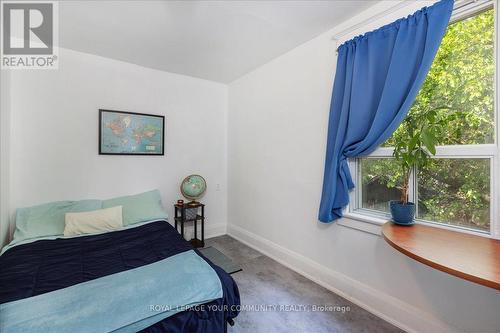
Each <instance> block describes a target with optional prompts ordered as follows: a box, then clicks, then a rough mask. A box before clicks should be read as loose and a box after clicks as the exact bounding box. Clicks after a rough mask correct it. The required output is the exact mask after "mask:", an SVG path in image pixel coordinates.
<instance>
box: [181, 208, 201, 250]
mask: <svg viewBox="0 0 500 333" xmlns="http://www.w3.org/2000/svg"><path fill="white" fill-rule="evenodd" d="M174 208H175V219H174V220H175V230H177V223H180V225H181V236H182V238H184V224H185V223H188V222H193V223H194V237H193V238H192V239H191V240H190V241H189V242H190V243H191V245H193V247H204V246H205V205H204V204H202V203H200V202H190V203H185V204H183V205H179V204H175V205H174ZM198 221H200V222H201V237H200V238H198ZM177 231H178V230H177Z"/></svg>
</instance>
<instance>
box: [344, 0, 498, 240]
mask: <svg viewBox="0 0 500 333" xmlns="http://www.w3.org/2000/svg"><path fill="white" fill-rule="evenodd" d="M490 6H491V4H490ZM457 15H458V16H461V17H457ZM495 60H496V59H495V10H494V9H493V8H491V7H486V8H485V7H484V3H483V7H482V8H478V7H476V8H472V9H470V8H469V9H468V10H463V9H462V10H461V13H460V14H458V13H457V12H454V15H453V16H452V22H451V23H450V25H449V27H448V30H447V32H446V34H445V36H444V38H443V41H442V43H441V46H440V48H439V50H438V53H437V55H436V58H435V60H434V62H433V64H432V67H431V69H430V71H429V74H428V76H427V77H426V79H425V81H424V83H423V85H422V88H421V90H420V92H419V94H418V96H417V98H416V100H415V102H414V104H413V106H412V108H411V109H410V114H411V115H416V116H418V115H419V114H424V113H426V112H428V111H431V110H435V111H436V117H437V119H438V121H439V123H440V124H441V125H442V128H443V130H442V131H439V138H438V141H439V146H438V147H437V151H436V155H435V156H434V157H433V158H432V160H431V161H430V163H429V164H428V165H427V166H426V167H425V168H423V169H422V170H413V171H412V174H411V177H410V184H409V185H410V195H409V196H410V197H409V200H410V201H412V202H415V203H416V218H417V219H418V220H420V221H422V222H429V223H439V224H442V225H443V224H444V225H447V226H449V227H454V228H462V229H468V230H470V231H473V232H479V233H491V234H492V235H493V236H494V237H497V238H498V237H500V232H499V230H498V229H499V228H496V227H495V226H496V224H499V225H500V222H497V221H498V219H499V218H498V215H499V212H500V210H498V209H497V207H496V206H498V205H499V204H500V203H499V202H498V201H497V199H496V197H497V196H498V195H499V193H498V192H495V190H496V187H497V185H496V183H495V182H496V181H497V179H496V178H500V170H499V164H500V162H499V161H498V158H499V156H498V140H497V138H496V135H497V129H496V127H497V126H496V122H497V117H496V112H495V110H496V108H495V94H496V88H495V85H496V82H495V71H496V66H495ZM403 126H404V125H403V124H402V126H401V127H400V128H398V130H396V132H395V133H394V134H393V136H392V137H391V138H390V139H389V140H387V142H386V143H384V144H383V145H382V147H380V148H379V149H377V150H376V151H375V152H374V153H372V154H371V155H370V156H368V157H367V158H363V159H356V160H352V161H351V162H350V166H351V169H352V170H351V172H352V174H353V175H355V177H356V179H357V182H356V184H357V185H358V186H357V187H356V190H355V191H354V192H353V193H352V194H351V204H350V207H349V209H350V211H351V212H356V213H360V214H365V215H370V216H379V217H385V216H387V215H388V214H389V208H388V202H389V201H390V200H399V199H400V191H399V189H398V187H400V185H401V183H402V174H401V170H400V168H399V166H398V164H397V163H396V161H395V160H394V159H393V158H392V152H393V149H392V148H391V147H392V146H393V145H394V143H395V142H398V141H397V140H398V135H401V134H402V131H403V130H404V128H403Z"/></svg>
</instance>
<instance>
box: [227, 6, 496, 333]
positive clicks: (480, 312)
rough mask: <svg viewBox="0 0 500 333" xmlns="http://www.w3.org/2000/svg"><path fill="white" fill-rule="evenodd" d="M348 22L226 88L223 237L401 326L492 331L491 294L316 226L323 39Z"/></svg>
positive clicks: (330, 48) (331, 45)
mask: <svg viewBox="0 0 500 333" xmlns="http://www.w3.org/2000/svg"><path fill="white" fill-rule="evenodd" d="M420 4H421V3H420ZM405 10H409V9H405ZM407 13H409V12H406V13H404V12H402V11H399V12H395V13H393V14H391V15H389V16H387V17H386V18H385V19H384V20H391V19H392V17H401V16H404V15H405V14H407ZM372 14H373V13H371V14H370V15H372ZM382 21H383V20H379V22H372V23H370V25H371V26H376V25H377V24H379V25H381V24H382V23H385V22H382ZM352 23H353V22H351V24H352ZM348 24H349V23H346V24H345V25H344V26H343V27H338V28H337V29H334V30H332V31H331V32H329V33H326V34H323V35H321V36H319V37H317V38H315V39H314V40H311V41H309V42H307V43H305V44H303V45H301V46H299V47H297V48H296V49H294V50H292V51H290V52H289V53H287V54H285V55H283V56H281V57H279V58H277V59H275V60H274V61H271V62H270V63H268V64H266V65H264V66H262V67H260V68H259V69H257V70H255V71H253V72H252V73H250V74H247V75H246V76H244V77H242V78H240V79H238V80H236V81H234V82H233V83H231V84H230V87H229V112H228V115H229V120H228V142H229V146H228V149H229V150H228V172H229V202H228V207H229V213H228V222H229V225H228V233H229V234H231V235H233V236H234V237H236V238H238V239H240V240H242V241H244V242H246V243H247V244H249V245H251V246H254V247H256V248H258V249H260V250H262V251H264V252H265V253H266V254H268V255H271V256H272V257H274V258H276V259H277V260H279V261H280V262H282V263H284V264H286V265H288V266H289V267H292V268H294V269H296V270H297V271H299V272H301V273H302V274H304V275H306V276H308V277H310V278H312V279H314V280H315V281H317V282H318V283H321V284H322V285H324V286H326V287H328V288H330V289H332V290H335V291H337V292H339V293H341V294H342V295H344V296H346V297H348V298H350V299H352V300H354V301H356V302H357V303H358V304H362V305H363V306H364V307H366V308H368V309H370V310H371V311H373V312H375V313H377V314H379V315H381V316H383V317H384V318H386V319H387V320H389V321H391V322H393V323H395V324H397V325H398V326H400V327H402V328H404V329H407V330H410V331H415V332H474V333H479V332H498V331H500V319H499V316H498V314H499V311H500V310H499V309H500V293H499V292H498V291H495V290H494V289H490V288H487V287H483V286H480V285H476V284H473V283H470V282H467V281H465V280H461V279H458V278H455V277H453V276H450V275H447V274H445V273H442V272H439V271H437V270H434V269H431V268H429V267H427V266H425V265H423V264H420V263H417V262H415V261H413V260H412V259H409V258H407V257H406V256H404V255H403V254H401V253H399V252H397V251H395V250H394V249H392V248H391V247H389V246H388V245H387V244H386V243H385V241H384V240H383V239H382V238H381V237H380V236H379V235H375V234H372V233H366V232H362V231H359V230H356V229H352V228H347V227H345V226H341V225H339V224H331V225H324V224H321V223H319V222H318V220H317V214H318V208H319V201H320V195H321V187H322V178H323V168H324V158H325V156H324V154H325V146H326V137H327V123H328V112H329V105H330V96H331V91H332V83H333V77H334V72H335V48H336V44H335V42H334V41H333V40H332V36H333V35H334V34H335V33H336V32H338V31H342V29H343V28H345V27H346V26H348ZM366 30H369V28H368V26H367V25H365V26H364V27H360V28H359V29H358V30H357V31H353V32H351V34H355V33H361V32H363V31H366ZM344 39H345V36H344ZM360 121H362V120H361V119H360ZM352 222H353V223H354V222H355V221H352ZM343 223H346V224H349V221H345V219H344V221H343ZM464 246H466V244H464ZM443 251H446V247H445V244H443Z"/></svg>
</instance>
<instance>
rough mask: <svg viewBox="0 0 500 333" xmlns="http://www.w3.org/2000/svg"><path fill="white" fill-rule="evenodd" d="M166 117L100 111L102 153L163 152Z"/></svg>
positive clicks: (162, 153)
mask: <svg viewBox="0 0 500 333" xmlns="http://www.w3.org/2000/svg"><path fill="white" fill-rule="evenodd" d="M164 143H165V117H164V116H158V115H152V114H145V113H135V112H124V111H113V110H103V109H100V110H99V154H100V155H164Z"/></svg>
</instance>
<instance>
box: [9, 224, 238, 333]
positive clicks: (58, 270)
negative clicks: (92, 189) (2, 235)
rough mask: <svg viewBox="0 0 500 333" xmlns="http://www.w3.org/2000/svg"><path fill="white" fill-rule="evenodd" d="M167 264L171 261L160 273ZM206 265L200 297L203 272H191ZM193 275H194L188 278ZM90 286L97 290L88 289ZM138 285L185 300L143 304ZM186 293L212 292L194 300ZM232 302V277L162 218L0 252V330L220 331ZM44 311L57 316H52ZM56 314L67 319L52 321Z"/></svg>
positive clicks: (229, 318) (234, 306) (233, 312)
mask: <svg viewBox="0 0 500 333" xmlns="http://www.w3.org/2000/svg"><path fill="white" fill-rule="evenodd" d="M186 258H189V260H191V261H189V260H188V259H186ZM198 259H199V260H200V261H202V263H198V262H197V261H196V260H198ZM193 260H194V261H193ZM192 262H194V263H195V264H193V263H192ZM203 264H205V266H207V267H209V268H208V269H207V267H203ZM168 265H170V266H172V267H174V268H173V269H172V268H170V271H168V272H169V273H165V272H166V271H165V267H167V266H168ZM182 265H184V266H185V267H184V268H182V267H181V266H182ZM154 267H157V268H154ZM178 267H180V268H179V269H177V268H178ZM197 267H200V272H201V273H199V272H198V271H196V269H197ZM146 269H159V270H158V271H157V272H159V273H155V272H156V271H149V273H148V274H149V275H144V274H145V273H144V272H145V270H146ZM161 269H163V271H161ZM203 269H204V271H203ZM210 272H215V274H214V276H216V277H217V278H218V283H219V282H220V283H219V284H220V290H219V291H217V292H218V294H213V293H212V294H210V295H212V296H210V295H208V296H204V297H205V298H203V297H202V296H200V295H199V294H202V292H203V290H202V288H203V283H205V281H206V280H207V279H206V278H205V277H204V276H199V275H200V274H209V273H210ZM133 274H136V275H133ZM141 274H142V275H141ZM155 274H156V275H155ZM159 276H160V278H158V277H159ZM197 278H198V279H199V280H198V282H192V281H191V280H190V279H197ZM102 281H104V282H105V283H106V284H105V285H104V287H103V285H102V283H104V282H102ZM151 281H153V282H151ZM158 281H160V282H158ZM189 281H191V283H190V284H189V285H186V283H188V282H189ZM212 281H213V280H212ZM99 282H102V283H101V285H96V284H97V283H99ZM213 282H214V281H213ZM155 283H164V284H163V285H159V286H160V287H158V286H156V285H155ZM127 284H128V285H127ZM170 284H174V285H170ZM212 284H214V283H212ZM96 286H97V287H96ZM124 286H127V287H126V288H127V289H124V288H125V287H124ZM198 286H200V287H199V289H196V288H197V287H198ZM85 288H86V289H85ZM92 288H93V289H92ZM96 288H97V290H98V293H97V294H91V293H92V290H95V289H96ZM120 288H121V289H120ZM142 288H144V290H145V295H148V294H147V289H148V288H149V289H150V290H149V292H151V291H152V292H153V294H151V295H152V296H151V300H153V299H154V300H155V301H156V302H158V300H164V299H165V298H168V297H164V298H161V297H160V296H161V295H162V293H163V294H165V295H167V296H168V295H174V296H175V297H178V298H179V297H180V296H179V295H178V294H179V293H182V295H181V296H183V297H184V299H186V297H188V299H189V300H190V301H189V302H188V301H184V302H188V303H189V304H183V303H182V301H180V302H181V303H179V304H180V305H185V306H183V307H178V306H177V307H176V308H175V309H174V311H172V309H166V310H163V309H162V304H156V303H153V302H152V304H147V303H148V299H142V300H141V297H142V293H141V292H138V291H135V293H134V289H135V290H138V289H139V290H142ZM154 288H156V289H154ZM131 289H132V290H131ZM213 295H217V297H216V298H214V297H215V296H213ZM153 296H154V297H153ZM174 296H173V297H174ZM193 297H199V298H200V297H201V298H200V299H201V300H203V299H205V300H208V299H210V298H214V299H211V300H210V301H207V302H202V301H200V300H195V299H194V298H193ZM110 299H112V300H110ZM181 299H182V298H181ZM94 300H95V305H93V304H94ZM79 303H80V304H79ZM165 303H168V302H167V301H165ZM75 304H76V305H75ZM78 304H79V305H78ZM89 304H90V306H91V307H88V305H89ZM179 304H177V305H179ZM239 305H240V298H239V292H238V287H237V286H236V283H235V282H234V280H233V279H232V277H231V276H230V275H229V274H227V273H226V272H224V271H223V270H222V269H221V268H219V267H218V266H216V265H214V264H213V263H211V262H210V261H209V260H208V259H207V258H205V257H203V255H202V254H201V253H200V252H199V251H197V250H196V249H193V248H192V247H191V245H190V243H189V242H187V241H185V240H184V239H183V238H182V237H181V236H180V235H179V233H178V232H177V231H176V230H175V229H174V228H173V227H172V226H171V225H170V224H169V223H168V222H167V221H166V220H159V221H150V222H147V223H143V224H140V225H137V226H133V227H130V228H128V229H124V230H119V231H114V232H107V233H102V234H97V235H87V236H82V237H71V238H54V239H39V240H36V241H31V242H27V243H25V244H18V245H16V246H14V247H11V248H8V249H7V250H6V251H5V252H4V253H3V254H2V255H1V256H0V331H2V332H4V331H5V332H10V331H12V332H21V331H30V330H31V331H37V332H45V331H47V332H51V333H58V332H69V331H71V332H72V333H73V332H74V333H76V332H96V333H98V332H103V333H104V332H136V331H139V332H144V333H156V332H169V333H170V332H171V333H177V332H179V333H180V332H189V333H197V332H199V333H202V332H203V333H221V332H226V331H227V324H228V323H230V324H232V323H233V319H234V318H235V317H236V316H237V315H238V310H239ZM86 306H87V307H88V308H86ZM48 307H49V308H50V307H53V308H52V309H50V310H47V308H48ZM145 307H149V309H148V310H146V309H145ZM138 309H140V311H139V310H138ZM92 311H99V312H96V313H89V312H92ZM146 311H149V312H146ZM31 312H32V313H31ZM138 312H141V313H138ZM51 315H54V316H59V317H54V318H57V319H56V320H54V319H50V318H49V317H50V316H51ZM138 316H140V317H138ZM60 318H75V319H74V320H73V321H71V320H72V319H68V320H67V321H70V322H60V320H59V319H60ZM138 318H139V319H141V320H138ZM142 319H144V320H142ZM78 321H80V322H81V323H80V324H78ZM27 322H28V323H27Z"/></svg>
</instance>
